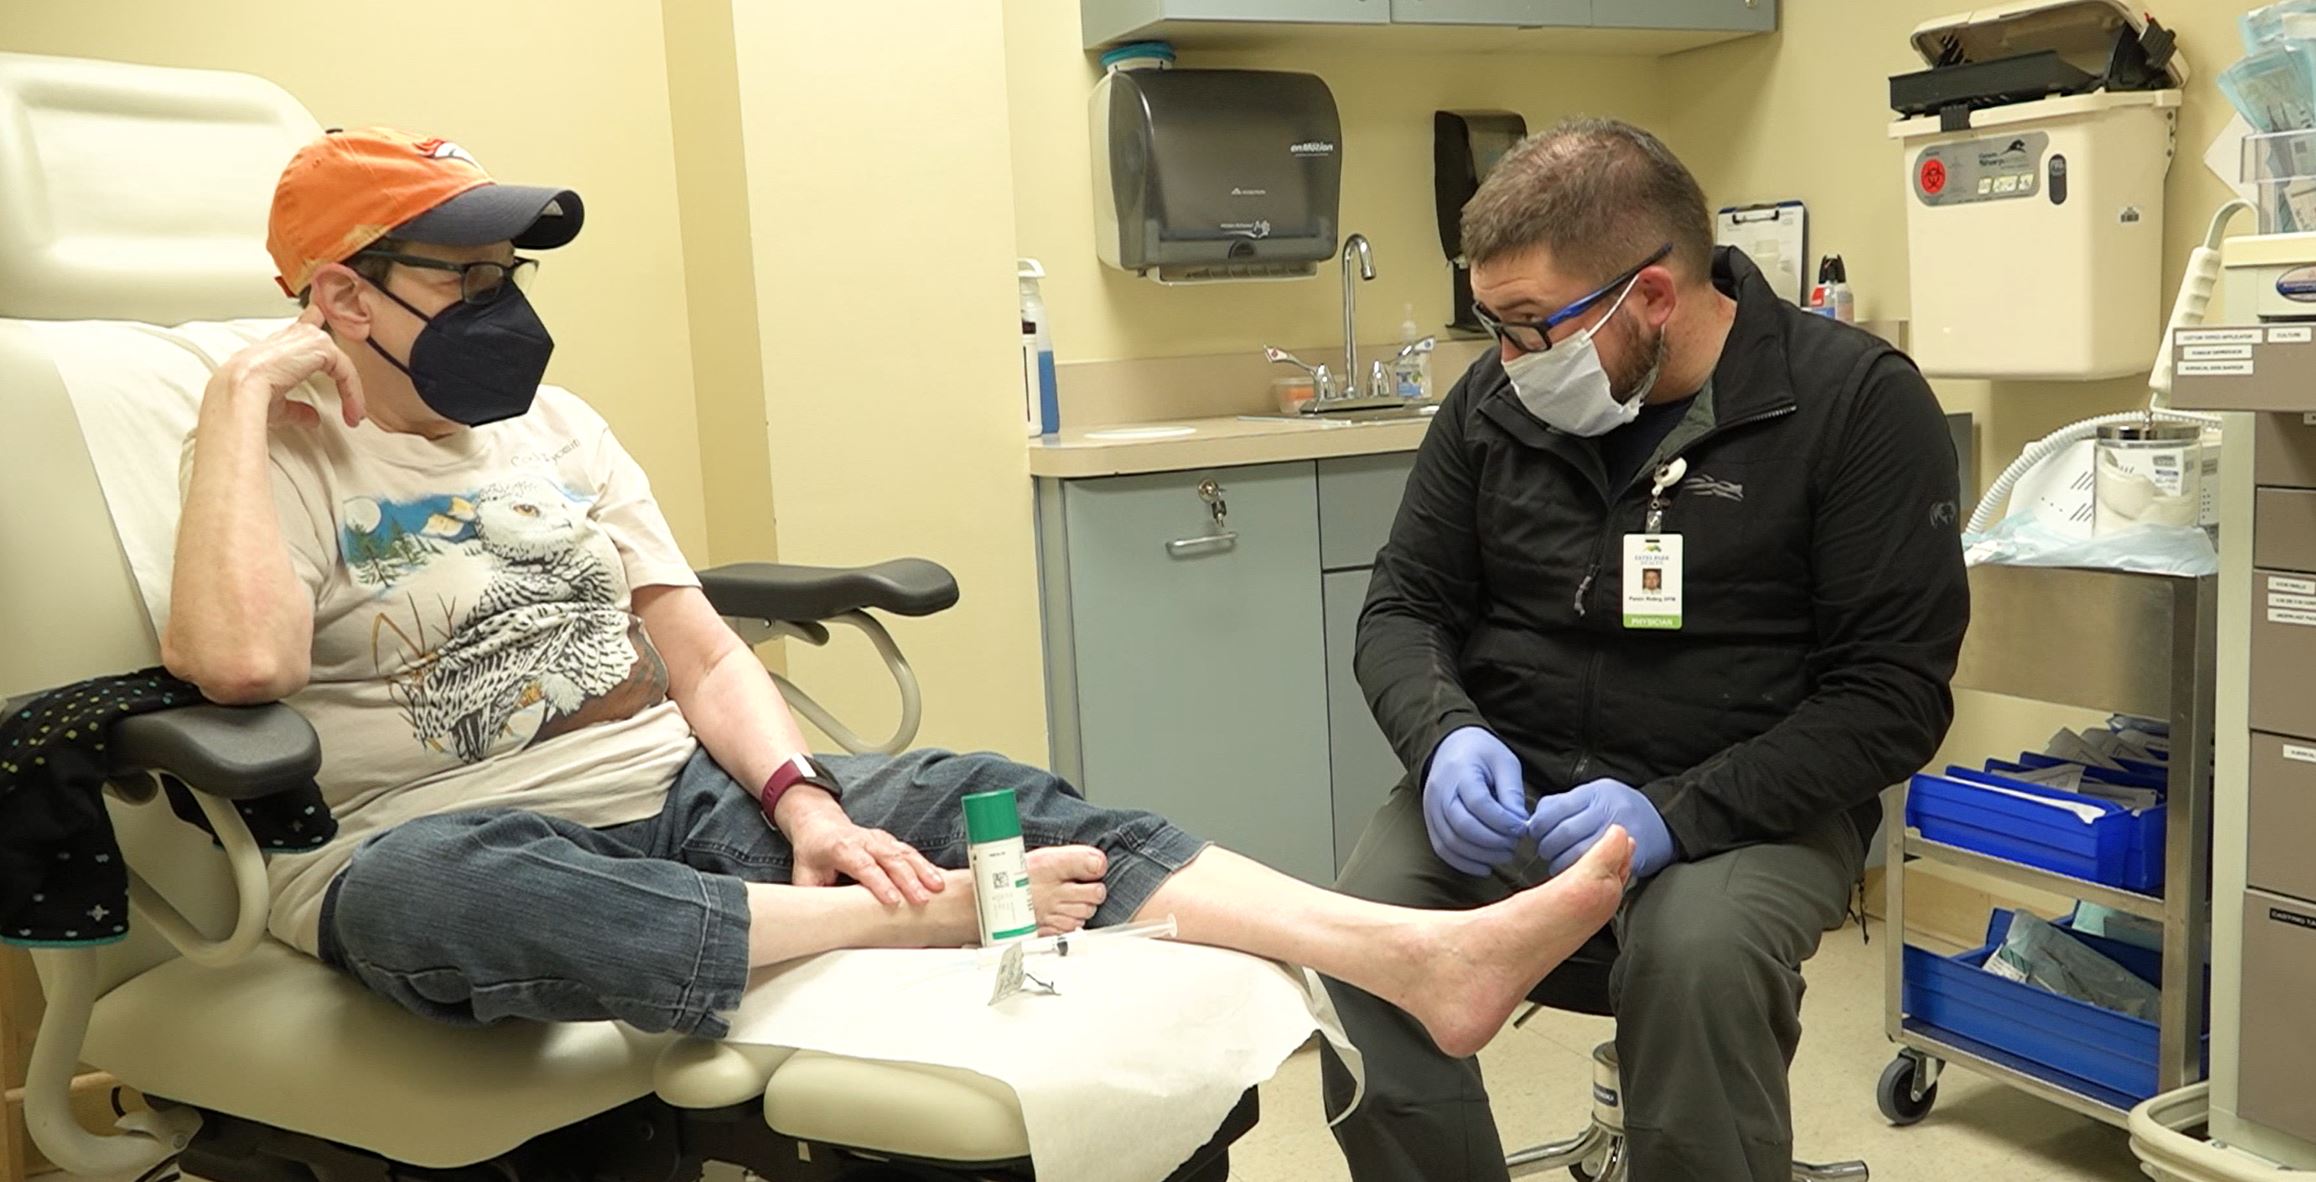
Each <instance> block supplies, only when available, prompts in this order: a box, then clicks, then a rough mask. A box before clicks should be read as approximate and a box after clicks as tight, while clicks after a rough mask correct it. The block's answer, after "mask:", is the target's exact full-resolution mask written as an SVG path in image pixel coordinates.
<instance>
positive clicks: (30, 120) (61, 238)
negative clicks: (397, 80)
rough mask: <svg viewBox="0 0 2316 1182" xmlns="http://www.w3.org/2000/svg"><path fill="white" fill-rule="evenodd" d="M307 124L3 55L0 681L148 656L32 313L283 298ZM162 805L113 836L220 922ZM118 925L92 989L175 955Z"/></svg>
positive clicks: (94, 66)
mask: <svg viewBox="0 0 2316 1182" xmlns="http://www.w3.org/2000/svg"><path fill="white" fill-rule="evenodd" d="M317 132H318V128H317V126H316V124H315V122H314V120H313V118H312V116H310V115H308V114H307V113H306V112H305V109H304V108H303V107H301V106H299V105H298V103H297V101H296V100H295V99H292V98H291V97H290V96H289V95H288V94H287V93H286V92H284V91H283V90H282V89H281V88H280V87H278V86H275V85H274V84H272V83H270V82H266V81H264V80H262V79H259V78H254V77H250V76H248V75H244V74H230V73H223V72H217V71H206V70H173V69H162V68H158V67H150V66H130V65H120V64H116V63H110V62H93V61H81V60H76V59H68V58H49V57H28V56H23V55H18V54H6V53H0V449H4V450H0V697H7V696H12V695H15V694H22V693H27V692H30V691H33V690H38V689H43V688H47V687H50V686H55V685H60V684H63V683H66V682H70V681H75V680H79V679H81V678H84V677H90V676H94V675H97V674H102V673H109V672H120V671H125V670H129V669H134V668H138V667H141V666H145V665H150V664H153V663H155V662H156V661H157V659H158V657H159V646H158V645H157V643H156V641H155V639H154V634H153V630H152V625H151V623H150V622H149V621H148V620H147V618H146V612H145V606H144V601H143V600H142V599H141V598H140V597H139V595H138V592H137V588H136V584H135V581H134V579H133V578H132V577H131V575H130V573H129V568H128V564H127V562H126V560H125V559H124V557H123V556H122V552H121V548H120V545H119V543H118V541H117V539H116V538H115V535H114V532H113V524H112V518H111V516H110V515H109V514H108V513H107V511H106V507H105V500H104V496H103V494H102V492H101V490H100V488H99V486H98V482H97V476H96V469H95V467H94V466H93V464H92V463H91V461H90V459H89V452H88V447H87V445H86V443H85V442H84V440H83V438H82V435H81V430H80V425H79V422H78V421H77V419H76V418H75V416H74V412H73V406H72V402H71V400H70V398H69V396H68V393H67V391H66V389H65V386H64V383H63V381H62V379H61V378H60V377H59V376H58V372H57V366H56V364H55V362H54V359H53V358H51V357H50V356H49V355H48V354H47V352H46V346H45V344H44V341H43V339H42V338H41V337H40V336H38V335H37V334H35V333H34V332H33V331H32V330H31V329H30V327H29V326H28V325H27V324H26V322H27V321H33V320H120V321H131V322H143V323H150V324H162V325H173V324H178V323H181V322H185V321H192V320H226V319H234V318H239V317H249V316H282V315H286V314H287V312H288V310H290V308H289V305H288V304H287V303H286V301H285V300H284V299H283V296H282V294H281V290H280V288H279V287H277V286H276V285H275V284H274V282H273V279H272V276H273V267H272V264H271V263H270V262H269V261H268V260H267V257H266V254H265V221H266V210H267V207H268V206H269V205H270V204H271V202H272V198H273V183H274V178H275V177H277V176H279V175H280V172H281V167H282V165H283V164H284V163H286V162H287V161H288V160H289V158H290V155H291V153H293V152H294V151H296V150H297V148H298V146H299V145H301V144H303V143H305V142H306V141H307V140H309V139H312V138H313V136H314V135H315V134H317ZM122 331H123V332H133V331H135V330H133V329H129V328H127V327H126V326H124V327H123V329H122ZM165 812H166V810H164V809H154V808H139V809H128V808H122V807H115V809H114V815H115V819H116V824H117V825H118V827H119V828H120V830H121V838H122V841H123V844H124V846H126V847H128V848H129V849H130V850H131V861H132V862H133V863H135V864H137V865H138V866H139V868H140V870H141V871H142V872H143V873H144V874H145V876H146V877H147V879H148V880H149V881H151V882H152V883H153V885H154V886H155V887H156V888H158V889H160V890H161V891H162V892H163V893H164V894H165V895H168V896H169V897H170V898H171V899H172V900H173V901H175V902H176V903H177V905H178V907H179V908H180V909H181V910H183V911H184V912H185V913H186V915H187V917H188V918H190V919H192V920H194V921H195V922H196V923H200V924H202V925H203V926H204V927H205V928H207V929H208V930H210V931H211V932H212V933H213V934H222V932H223V930H224V928H225V927H227V926H230V922H231V916H232V914H233V911H232V906H231V902H230V895H229V893H228V890H227V888H228V886H229V883H228V880H227V879H226V878H225V877H224V871H223V867H222V864H221V860H220V859H218V858H217V857H215V856H214V855H212V854H210V853H209V850H208V840H207V838H206V837H204V836H202V835H201V834H199V833H198V832H196V831H194V830H192V829H191V828H190V827H188V826H183V825H180V824H178V823H177V822H175V821H174V820H173V819H170V818H168V817H167V816H166V815H165ZM131 936H132V939H131V941H130V942H129V943H127V944H125V945H121V946H118V947H117V949H116V950H115V951H114V952H113V953H111V954H109V955H108V956H107V957H106V960H107V962H108V964H107V968H106V972H105V973H104V974H103V976H102V979H101V980H100V987H109V986H110V985H112V984H113V983H115V982H117V981H119V980H122V979H124V978H126V977H128V976H131V975H134V974H135V973H136V972H138V971H141V970H142V969H143V968H145V967H148V966H150V965H151V964H153V963H156V962H157V961H159V960H161V959H164V958H166V957H167V956H169V955H171V954H172V952H173V950H172V949H170V948H169V946H168V945H167V943H166V942H165V941H162V940H160V939H159V938H158V937H157V936H155V935H154V934H153V933H152V932H151V931H150V930H149V929H147V928H139V927H137V926H136V925H135V924H134V923H133V922H132V930H131Z"/></svg>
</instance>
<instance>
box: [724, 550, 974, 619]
mask: <svg viewBox="0 0 2316 1182" xmlns="http://www.w3.org/2000/svg"><path fill="white" fill-rule="evenodd" d="M700 589H701V590H703V591H705V592H706V593H707V596H708V602H709V603H711V604H714V605H715V608H716V610H717V611H718V612H720V613H722V614H724V615H726V616H732V617H735V618H739V619H750V620H768V621H775V622H790V623H804V622H810V621H816V620H832V619H835V618H836V617H838V616H842V615H845V614H846V613H849V612H856V611H863V610H874V611H885V612H891V613H892V614H894V615H896V616H929V615H932V614H933V613H935V612H938V611H942V610H945V609H947V608H949V607H951V606H953V605H955V604H956V602H957V579H956V576H954V575H952V574H950V573H949V572H948V571H947V570H946V569H945V568H943V567H942V566H941V565H940V564H939V563H935V562H929V561H927V560H925V559H922V558H902V559H896V560H894V561H892V562H882V563H878V564H877V565H875V566H863V567H819V566H793V565H790V564H787V563H779V562H736V563H732V564H730V565H727V566H718V567H711V568H709V569H707V570H703V571H701V572H700Z"/></svg>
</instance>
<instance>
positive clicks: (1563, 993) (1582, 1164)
mask: <svg viewBox="0 0 2316 1182" xmlns="http://www.w3.org/2000/svg"><path fill="white" fill-rule="evenodd" d="M1616 955H1617V942H1616V934H1615V930H1614V929H1613V928H1603V929H1601V931H1600V933H1599V934H1598V935H1595V936H1594V937H1593V938H1592V939H1590V940H1588V941H1586V942H1585V944H1584V946H1583V947H1582V948H1579V949H1577V950H1576V954H1575V955H1574V956H1571V957H1569V958H1568V959H1567V960H1565V961H1562V962H1561V963H1560V967H1559V968H1556V969H1554V970H1552V973H1551V974H1550V975H1549V976H1547V977H1545V978H1544V980H1543V981H1542V982H1540V983H1538V984H1537V986H1536V988H1534V989H1532V990H1530V991H1529V993H1528V1003H1529V1004H1528V1008H1527V1009H1526V1010H1525V1011H1523V1012H1522V1013H1521V1014H1520V1016H1519V1017H1518V1018H1515V1019H1513V1021H1512V1024H1513V1025H1514V1026H1526V1025H1527V1024H1528V1020H1529V1019H1531V1018H1534V1017H1535V1016H1536V1015H1537V1013H1539V1012H1540V1011H1543V1010H1547V1009H1553V1010H1566V1011H1568V1012H1570V1013H1576V1014H1590V1015H1593V1016H1594V1017H1599V1018H1613V1017H1615V1016H1616V1009H1615V1007H1614V1006H1613V1005H1611V1004H1610V1001H1609V996H1610V995H1609V989H1608V980H1609V971H1610V970H1611V969H1612V968H1614V967H1615V965H1616ZM1504 1164H1505V1166H1506V1167H1508V1168H1509V1169H1510V1171H1511V1174H1512V1176H1513V1177H1514V1178H1530V1177H1534V1176H1536V1175H1538V1174H1542V1173H1546V1172H1549V1171H1552V1170H1558V1169H1565V1170H1567V1171H1568V1172H1569V1173H1570V1174H1573V1175H1575V1176H1576V1177H1577V1178H1578V1179H1579V1180H1580V1182H1628V1179H1629V1177H1630V1174H1631V1161H1630V1160H1629V1158H1628V1157H1627V1155H1626V1150H1625V1139H1624V1085H1623V1083H1622V1082H1621V1081H1620V1080H1619V1078H1618V1073H1617V1066H1616V1043H1615V1041H1614V1040H1610V1041H1608V1042H1604V1043H1602V1044H1600V1045H1599V1046H1597V1047H1594V1048H1593V1049H1592V1120H1591V1123H1589V1124H1587V1125H1586V1126H1585V1128H1584V1130H1583V1131H1582V1132H1579V1133H1577V1134H1576V1135H1575V1136H1573V1137H1570V1138H1568V1139H1567V1140H1564V1141H1554V1142H1551V1143H1549V1144H1545V1145H1538V1146H1535V1147H1533V1148H1529V1149H1523V1150H1520V1151H1519V1152H1517V1153H1514V1154H1512V1155H1510V1156H1509V1157H1506V1158H1505V1159H1504ZM1793 1177H1794V1182H1849V1180H1854V1182H1866V1179H1867V1177H1868V1173H1867V1170H1866V1163H1864V1162H1862V1161H1847V1162H1837V1163H1834V1164H1831V1165H1815V1164H1812V1163H1809V1162H1802V1161H1797V1162H1795V1163H1793Z"/></svg>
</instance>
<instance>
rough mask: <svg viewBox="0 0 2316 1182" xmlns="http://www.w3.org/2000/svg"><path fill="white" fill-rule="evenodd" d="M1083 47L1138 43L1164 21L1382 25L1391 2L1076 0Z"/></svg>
mask: <svg viewBox="0 0 2316 1182" xmlns="http://www.w3.org/2000/svg"><path fill="white" fill-rule="evenodd" d="M1079 11H1080V15H1081V17H1082V18H1083V20H1084V24H1085V42H1086V46H1087V48H1089V49H1090V48H1093V47H1095V46H1101V45H1115V44H1118V43H1120V42H1123V41H1137V40H1141V39H1142V38H1143V37H1144V36H1146V35H1149V34H1150V33H1151V32H1152V26H1155V25H1161V24H1165V23H1168V22H1174V21H1184V22H1232V23H1254V24H1330V25H1364V24H1375V25H1380V24H1385V23H1388V22H1389V21H1390V20H1391V0H1081V2H1080V4H1079Z"/></svg>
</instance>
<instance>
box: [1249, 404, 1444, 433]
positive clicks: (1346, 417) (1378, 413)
mask: <svg viewBox="0 0 2316 1182" xmlns="http://www.w3.org/2000/svg"><path fill="white" fill-rule="evenodd" d="M1438 411H1439V404H1438V403H1436V402H1425V403H1418V404H1416V405H1413V406H1404V405H1403V406H1362V407H1347V408H1345V409H1342V410H1326V411H1320V412H1318V413H1316V414H1307V413H1298V414H1251V415H1240V416H1238V417H1239V418H1241V419H1244V420H1246V421H1248V422H1257V423H1310V424H1312V425H1313V426H1319V427H1326V426H1349V425H1351V424H1353V423H1397V422H1405V421H1406V420H1409V419H1425V418H1430V417H1431V416H1432V415H1434V414H1436V413H1438Z"/></svg>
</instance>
